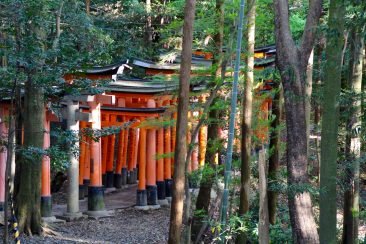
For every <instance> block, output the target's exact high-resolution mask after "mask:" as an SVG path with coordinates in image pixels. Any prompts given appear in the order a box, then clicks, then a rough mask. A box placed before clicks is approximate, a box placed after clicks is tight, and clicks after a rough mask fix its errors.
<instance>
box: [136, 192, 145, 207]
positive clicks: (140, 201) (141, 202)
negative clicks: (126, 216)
mask: <svg viewBox="0 0 366 244" xmlns="http://www.w3.org/2000/svg"><path fill="white" fill-rule="evenodd" d="M136 206H147V192H146V190H137V197H136Z"/></svg>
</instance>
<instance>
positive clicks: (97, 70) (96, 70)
mask: <svg viewBox="0 0 366 244" xmlns="http://www.w3.org/2000/svg"><path fill="white" fill-rule="evenodd" d="M127 63H128V60H127V59H125V60H121V61H119V62H116V63H113V64H110V65H106V66H95V67H90V68H87V69H85V70H84V71H83V73H85V74H88V75H89V74H90V75H91V74H98V75H100V74H116V73H117V70H118V68H119V67H120V66H121V65H123V64H127Z"/></svg>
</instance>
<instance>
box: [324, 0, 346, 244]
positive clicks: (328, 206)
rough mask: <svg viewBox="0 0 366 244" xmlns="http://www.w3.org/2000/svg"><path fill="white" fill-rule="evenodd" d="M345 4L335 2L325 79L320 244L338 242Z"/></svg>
mask: <svg viewBox="0 0 366 244" xmlns="http://www.w3.org/2000/svg"><path fill="white" fill-rule="evenodd" d="M344 14H345V5H344V0H331V1H330V6H329V22H328V25H329V29H328V35H327V47H326V57H327V62H326V66H325V77H324V98H323V119H322V132H321V138H322V141H321V164H320V176H321V177H320V189H324V190H323V191H321V192H320V201H319V206H320V242H321V243H336V242H337V232H336V231H337V204H336V203H337V201H336V173H337V148H338V143H337V138H338V121H339V95H340V91H341V69H342V68H341V67H342V47H343V38H344V37H343V32H344V21H345V19H344Z"/></svg>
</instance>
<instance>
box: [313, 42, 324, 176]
mask: <svg viewBox="0 0 366 244" xmlns="http://www.w3.org/2000/svg"><path fill="white" fill-rule="evenodd" d="M324 46H325V37H324V36H321V37H320V38H319V43H318V47H317V48H316V74H317V76H316V78H315V79H316V80H315V88H314V89H315V90H316V91H317V92H319V91H320V89H321V83H322V77H321V69H322V55H323V50H324ZM313 104H314V126H315V128H316V132H317V133H316V139H315V140H316V141H315V142H316V160H315V161H314V165H313V172H312V174H313V176H317V177H318V180H317V181H318V183H319V181H320V177H319V176H320V138H319V131H320V117H321V109H320V98H319V96H317V99H315V100H314V101H313Z"/></svg>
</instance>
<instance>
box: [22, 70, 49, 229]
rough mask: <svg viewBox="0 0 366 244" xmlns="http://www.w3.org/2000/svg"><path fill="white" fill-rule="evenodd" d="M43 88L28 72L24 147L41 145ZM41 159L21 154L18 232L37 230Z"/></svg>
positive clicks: (39, 215)
mask: <svg viewBox="0 0 366 244" xmlns="http://www.w3.org/2000/svg"><path fill="white" fill-rule="evenodd" d="M43 111H44V102H43V91H42V89H41V88H40V87H36V86H35V84H34V83H33V81H32V77H31V76H29V78H28V80H27V82H26V86H25V97H24V112H25V114H24V115H25V119H24V148H25V150H29V151H33V150H34V149H35V148H43V130H44V129H43V116H44V112H43ZM41 163H42V157H41V155H39V154H37V152H34V153H31V156H30V157H29V155H27V156H25V155H23V157H22V162H21V163H20V182H19V183H20V184H19V193H18V199H17V212H18V220H19V230H20V232H23V231H24V232H26V233H28V234H40V233H41V194H40V193H41Z"/></svg>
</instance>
